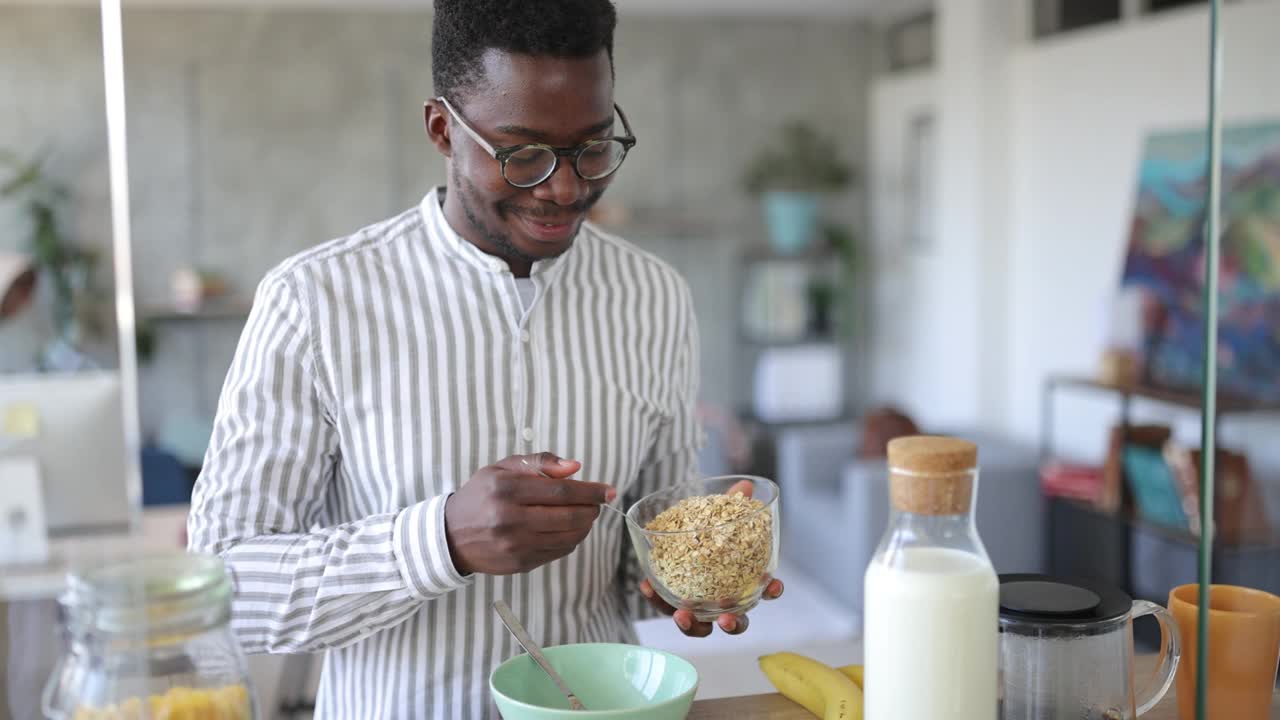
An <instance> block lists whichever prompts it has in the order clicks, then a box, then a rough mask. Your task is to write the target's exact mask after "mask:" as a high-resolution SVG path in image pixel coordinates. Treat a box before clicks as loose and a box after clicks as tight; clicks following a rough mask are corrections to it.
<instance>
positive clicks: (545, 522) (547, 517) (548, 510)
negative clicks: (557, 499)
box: [524, 505, 600, 535]
mask: <svg viewBox="0 0 1280 720" xmlns="http://www.w3.org/2000/svg"><path fill="white" fill-rule="evenodd" d="M524 517H525V522H524V525H525V527H526V528H528V529H529V530H530V531H532V532H536V533H560V532H570V531H572V532H583V534H584V535H585V531H587V530H590V529H591V526H592V525H593V524H594V523H595V521H596V518H598V517H600V506H599V505H531V506H527V507H525V508H524Z"/></svg>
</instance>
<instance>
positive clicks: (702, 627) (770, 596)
mask: <svg viewBox="0 0 1280 720" xmlns="http://www.w3.org/2000/svg"><path fill="white" fill-rule="evenodd" d="M751 488H752V485H751V482H750V481H747V480H744V481H742V482H740V483H736V484H734V486H733V487H731V488H729V490H728V491H727V492H725V494H726V495H735V494H739V495H746V496H747V497H751ZM782 590H783V587H782V581H781V580H779V579H777V578H773V579H771V580H770V581H769V584H768V585H766V586H765V588H764V592H763V593H761V598H762V599H764V600H777V599H778V598H780V597H782ZM640 594H641V595H644V597H645V599H646V600H648V601H649V604H650V605H652V606H653V607H654V608H656V609H657V610H658V612H660V613H662V614H663V615H668V616H670V617H672V618H673V619H674V620H675V622H676V627H678V628H680V632H682V633H684V634H685V635H688V636H689V637H706V636H708V635H710V634H711V630H712V623H709V622H699V621H698V619H697V618H695V617H694V616H693V611H691V610H677V609H676V608H674V607H672V606H671V605H670V604H668V603H667V601H666V600H663V599H662V596H661V595H659V594H658V593H657V592H656V591H655V590H654V589H653V584H652V583H650V582H649V579H648V578H645V579H644V580H641V581H640ZM715 625H718V626H719V627H720V629H721V630H723V631H725V632H726V633H728V634H730V635H741V634H742V633H744V632H746V631H747V616H746V615H734V614H733V613H724V614H722V615H721V616H720V617H718V618H716V622H715Z"/></svg>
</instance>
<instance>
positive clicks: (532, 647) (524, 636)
mask: <svg viewBox="0 0 1280 720" xmlns="http://www.w3.org/2000/svg"><path fill="white" fill-rule="evenodd" d="M493 609H494V610H496V611H497V612H498V617H500V618H502V624H503V625H506V626H507V629H508V630H510V631H511V634H512V635H515V636H516V640H517V641H518V642H519V643H520V646H521V647H523V648H524V649H525V652H527V653H529V657H531V658H533V661H534V662H536V663H538V667H540V668H542V670H543V671H544V672H545V673H546V674H547V675H548V676H549V677H550V678H551V682H553V683H555V684H556V687H558V688H560V692H562V693H564V696H565V697H567V698H569V707H570V708H573V709H574V710H586V708H585V707H583V706H582V702H581V701H580V700H578V696H577V695H574V694H573V691H571V690H570V689H569V686H567V685H565V684H564V679H563V678H561V677H560V673H558V672H556V671H555V669H554V668H552V667H551V663H549V662H547V656H546V655H543V654H542V648H540V647H538V643H536V642H534V641H533V638H532V637H530V636H529V632H528V631H527V630H525V629H524V625H521V624H520V621H519V620H517V619H516V616H515V613H512V612H511V608H510V607H508V606H507V604H506V603H505V602H503V601H501V600H495V601H494V603H493Z"/></svg>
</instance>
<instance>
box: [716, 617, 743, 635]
mask: <svg viewBox="0 0 1280 720" xmlns="http://www.w3.org/2000/svg"><path fill="white" fill-rule="evenodd" d="M747 623H748V621H747V616H746V615H732V614H730V613H725V614H723V615H721V616H720V617H719V618H717V619H716V624H717V625H719V626H720V629H721V630H723V631H725V632H726V633H728V634H730V635H741V634H742V633H744V632H746V631H747Z"/></svg>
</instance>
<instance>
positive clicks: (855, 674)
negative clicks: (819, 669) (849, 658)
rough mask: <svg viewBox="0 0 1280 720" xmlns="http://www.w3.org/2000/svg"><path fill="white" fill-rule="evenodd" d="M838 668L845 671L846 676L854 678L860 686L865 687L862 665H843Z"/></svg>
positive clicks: (855, 682) (854, 681)
mask: <svg viewBox="0 0 1280 720" xmlns="http://www.w3.org/2000/svg"><path fill="white" fill-rule="evenodd" d="M836 669H837V670H839V671H840V672H842V673H844V676H845V677H847V678H849V679H850V680H852V681H853V683H854V684H855V685H857V686H858V687H859V688H861V687H863V685H862V666H861V665H841V666H840V667H838V668H836Z"/></svg>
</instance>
